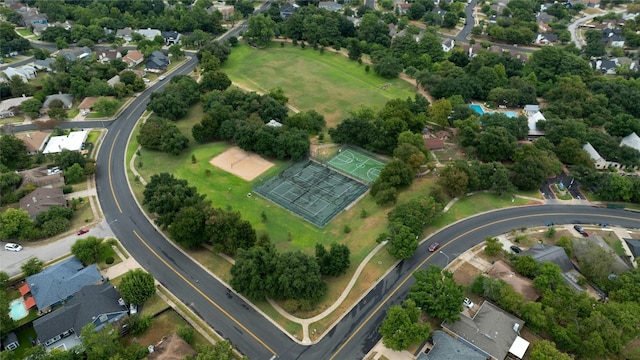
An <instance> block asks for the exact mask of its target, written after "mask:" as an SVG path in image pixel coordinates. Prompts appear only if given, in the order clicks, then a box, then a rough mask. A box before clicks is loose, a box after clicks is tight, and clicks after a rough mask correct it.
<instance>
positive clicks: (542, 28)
mask: <svg viewBox="0 0 640 360" xmlns="http://www.w3.org/2000/svg"><path fill="white" fill-rule="evenodd" d="M551 30H552V29H551V26H550V25H549V24H547V23H546V22H544V21H538V32H539V33H542V34H547V33H550V32H551Z"/></svg>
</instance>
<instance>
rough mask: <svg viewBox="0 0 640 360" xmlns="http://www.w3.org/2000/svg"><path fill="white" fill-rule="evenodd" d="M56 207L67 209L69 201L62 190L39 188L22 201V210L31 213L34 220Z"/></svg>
mask: <svg viewBox="0 0 640 360" xmlns="http://www.w3.org/2000/svg"><path fill="white" fill-rule="evenodd" d="M54 206H62V207H67V199H65V197H64V194H63V193H62V189H61V188H51V189H48V188H37V189H35V190H33V191H32V192H30V193H29V194H27V195H26V196H25V197H23V198H22V199H20V209H22V210H24V211H26V212H27V213H29V217H30V218H32V219H35V218H36V216H37V215H38V214H40V213H41V212H43V211H47V210H49V209H50V208H52V207H54Z"/></svg>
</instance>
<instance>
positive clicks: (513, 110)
mask: <svg viewBox="0 0 640 360" xmlns="http://www.w3.org/2000/svg"><path fill="white" fill-rule="evenodd" d="M472 105H473V106H477V107H479V108H480V110H481V111H482V114H480V113H479V112H478V111H477V110H476V109H475V108H473V107H472ZM469 107H470V108H471V109H472V110H473V111H475V112H476V113H478V114H480V115H484V114H491V113H499V114H503V115H506V116H508V117H518V113H522V109H517V108H507V109H497V110H494V109H490V108H488V107H486V106H485V105H484V104H481V103H477V102H472V103H470V104H469ZM511 115H513V116H511Z"/></svg>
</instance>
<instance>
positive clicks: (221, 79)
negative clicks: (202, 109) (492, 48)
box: [200, 70, 231, 94]
mask: <svg viewBox="0 0 640 360" xmlns="http://www.w3.org/2000/svg"><path fill="white" fill-rule="evenodd" d="M229 86H231V80H230V79H229V77H228V76H227V74H226V73H224V72H222V71H218V70H216V71H207V72H205V73H204V74H202V79H200V92H201V93H203V94H204V93H207V92H209V91H213V90H218V91H224V90H226V89H227V88H228V87H229Z"/></svg>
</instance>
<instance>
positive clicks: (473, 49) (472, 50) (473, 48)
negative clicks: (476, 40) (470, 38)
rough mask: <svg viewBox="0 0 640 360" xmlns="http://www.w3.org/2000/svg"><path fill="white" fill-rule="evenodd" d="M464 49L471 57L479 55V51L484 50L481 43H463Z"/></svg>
mask: <svg viewBox="0 0 640 360" xmlns="http://www.w3.org/2000/svg"><path fill="white" fill-rule="evenodd" d="M462 50H464V52H465V53H466V54H467V56H468V57H469V59H471V58H473V57H475V56H476V55H478V53H479V52H480V50H482V45H480V44H473V45H470V44H463V45H462Z"/></svg>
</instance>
